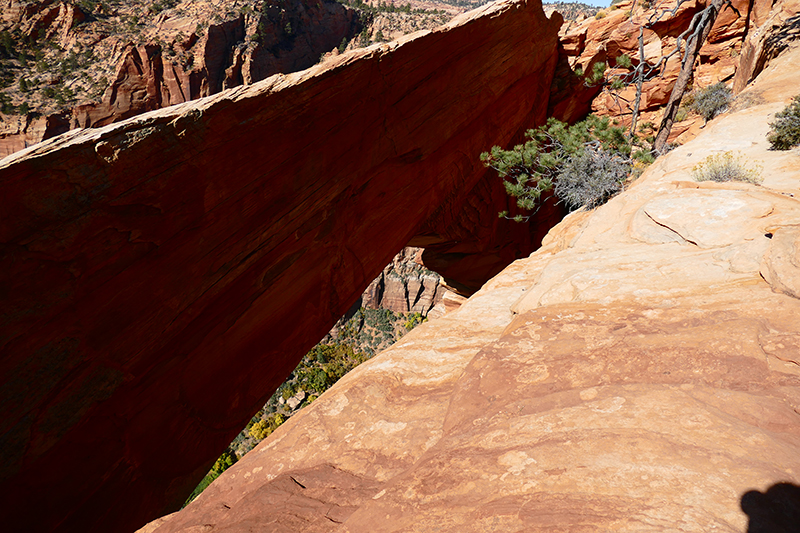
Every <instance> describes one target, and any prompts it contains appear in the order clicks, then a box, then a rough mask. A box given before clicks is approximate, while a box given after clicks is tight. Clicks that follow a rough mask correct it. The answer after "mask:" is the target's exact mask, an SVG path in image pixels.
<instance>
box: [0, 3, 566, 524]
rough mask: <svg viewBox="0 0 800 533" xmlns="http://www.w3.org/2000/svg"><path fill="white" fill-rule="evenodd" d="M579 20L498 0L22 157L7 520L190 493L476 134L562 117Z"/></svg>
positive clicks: (161, 504) (4, 267) (4, 265)
mask: <svg viewBox="0 0 800 533" xmlns="http://www.w3.org/2000/svg"><path fill="white" fill-rule="evenodd" d="M559 26H560V20H558V19H553V20H550V19H547V18H545V16H544V14H543V11H542V9H541V5H540V4H539V3H538V2H536V1H533V0H531V1H509V2H498V3H493V4H491V5H487V6H485V7H483V8H481V9H478V10H475V11H473V12H470V13H468V14H464V15H462V16H460V17H458V18H457V19H455V20H453V21H451V22H450V23H449V24H448V25H446V26H443V27H441V28H439V29H437V30H436V31H431V32H423V33H418V34H415V35H413V36H409V37H407V38H404V39H402V40H401V41H398V42H394V43H390V44H386V45H376V46H372V47H370V48H367V49H363V50H359V51H356V52H353V53H350V54H344V55H342V56H339V57H338V58H336V59H334V60H331V61H329V62H326V63H323V64H320V65H317V66H315V67H314V68H312V69H309V70H306V71H303V72H300V73H296V74H293V75H289V76H281V75H278V76H274V77H271V78H269V79H267V80H265V81H264V82H262V83H257V84H254V85H251V86H248V87H240V88H237V89H233V90H229V91H224V92H222V93H220V94H218V95H216V96H212V97H208V98H205V99H200V100H197V101H194V102H189V103H185V104H181V105H178V106H173V107H170V108H167V109H162V110H157V111H154V112H151V113H146V114H144V115H140V116H139V117H136V118H135V119H132V120H128V121H125V122H122V123H120V124H113V125H110V126H107V127H104V128H99V129H89V130H83V131H74V132H70V133H67V134H64V135H62V136H60V137H58V138H55V139H52V140H50V141H48V142H45V143H42V144H39V145H37V146H35V147H32V148H28V149H27V150H24V151H22V152H18V153H16V154H14V155H12V156H10V157H8V158H6V159H3V160H2V162H0V197H2V198H3V209H2V210H0V243H1V244H0V246H2V255H1V256H0V257H2V259H0V287H2V297H3V310H2V322H0V353H2V357H0V376H2V378H1V381H0V382H1V383H2V386H0V403H1V404H2V405H3V408H4V417H3V420H2V427H0V432H1V433H2V435H3V438H4V439H5V440H4V444H3V450H4V451H5V452H6V455H5V458H4V461H3V462H2V467H1V468H0V480H1V481H0V493H2V494H4V495H5V497H6V504H7V505H9V506H10V507H12V508H14V509H16V510H17V511H16V513H15V514H14V516H12V517H10V518H9V519H7V520H6V521H5V523H4V525H3V527H4V528H6V529H10V530H12V531H15V530H22V529H25V528H27V527H28V526H29V520H30V517H31V516H34V515H35V516H36V517H37V520H38V525H39V526H40V527H41V529H43V530H62V531H73V530H82V531H85V530H92V531H109V532H111V531H131V530H132V529H134V528H135V527H140V526H141V525H142V524H144V523H145V522H146V521H148V520H151V519H153V518H154V517H156V516H158V515H161V514H165V513H166V512H168V511H172V510H175V509H177V508H179V506H180V504H181V503H182V502H183V500H184V498H185V497H186V495H187V494H188V493H190V492H191V490H192V488H193V487H194V486H196V484H197V482H198V481H199V480H200V479H201V478H202V477H203V476H204V475H205V473H206V472H207V471H208V469H209V467H210V465H211V464H212V463H213V461H214V459H215V458H216V457H218V456H219V454H220V453H221V452H222V450H223V449H224V448H225V446H227V445H228V444H229V443H230V441H231V440H232V439H233V437H234V436H235V435H236V434H237V433H238V432H239V431H240V430H241V428H242V427H244V425H245V423H246V422H247V420H248V419H249V418H250V417H251V416H252V415H253V414H254V413H255V412H256V411H257V410H258V409H259V408H260V407H261V406H263V404H264V403H265V401H266V399H267V398H268V397H269V396H270V395H271V394H272V393H273V391H274V390H275V389H276V388H277V386H278V385H279V384H280V383H282V382H283V381H284V380H285V378H286V376H287V375H288V374H289V373H290V372H291V370H292V369H293V368H294V367H295V366H296V364H297V363H298V361H299V360H300V358H301V357H302V356H303V355H304V354H305V353H306V352H307V350H308V349H309V348H311V347H312V346H313V345H314V344H315V343H316V342H318V341H319V339H320V338H322V337H323V335H325V333H326V332H327V331H329V330H330V328H331V326H332V325H333V324H334V323H335V322H336V320H337V319H338V318H339V317H341V316H342V315H343V314H344V313H345V311H347V309H348V308H349V307H350V305H351V304H352V303H353V302H354V301H355V300H356V299H357V298H358V296H359V295H360V294H361V293H362V291H363V290H364V289H365V288H366V287H367V285H368V284H369V282H370V281H371V280H372V279H374V278H375V276H377V275H378V273H379V272H380V271H381V270H382V269H383V267H384V266H385V265H386V264H387V263H388V262H389V261H390V260H391V258H392V257H393V256H394V255H395V254H396V253H397V252H398V251H399V250H400V249H401V248H402V247H403V246H404V245H405V244H406V243H407V242H408V241H409V240H410V239H411V237H412V236H414V235H416V234H418V233H419V232H420V231H422V228H423V226H424V227H425V228H429V229H430V228H436V227H441V228H444V229H446V228H447V227H448V226H449V225H450V221H452V220H456V221H457V220H458V216H459V213H460V211H461V207H460V206H461V205H462V204H465V203H466V199H467V198H468V197H469V196H470V195H471V194H474V191H475V189H476V188H477V187H478V186H479V185H480V183H483V182H484V181H487V180H489V175H488V174H487V172H486V170H485V169H484V168H483V167H482V165H481V164H480V162H479V161H478V158H477V154H478V153H480V152H481V151H482V150H484V149H486V147H488V146H491V145H492V144H506V143H508V142H510V141H511V139H512V137H514V136H515V135H516V134H517V133H518V132H519V131H520V130H521V129H523V128H524V127H527V126H529V125H530V124H538V123H542V121H543V120H544V118H545V109H546V105H547V99H546V98H545V97H543V95H546V94H547V90H548V87H549V86H550V81H551V77H552V72H553V69H554V63H555V60H554V58H555V47H556V40H557V31H558V27H559ZM492 183H495V184H496V188H497V189H498V191H500V192H501V189H502V187H501V186H500V184H499V183H498V180H496V179H493V180H492ZM483 187H490V186H489V185H483ZM500 192H498V194H499V193H500ZM495 197H496V196H492V195H489V196H488V198H490V199H491V198H495ZM486 201H487V200H486V199H482V200H480V201H479V202H483V203H479V204H470V206H473V205H484V206H487V209H489V207H491V209H490V210H487V214H488V215H489V218H490V219H491V220H495V221H496V220H497V216H496V212H497V211H498V210H499V209H503V208H505V207H500V206H497V207H495V206H489V205H488V204H486ZM505 201H506V202H507V198H506V199H505ZM472 216H474V214H473V215H472ZM509 224H510V223H509ZM550 226H552V223H551V224H550ZM550 226H548V227H550ZM490 230H491V231H496V232H497V235H498V236H499V237H500V238H510V237H511V236H513V233H512V232H510V233H509V234H508V235H505V234H504V232H503V226H502V225H501V224H498V223H496V222H493V223H492V224H490V225H486V226H485V227H484V228H483V229H482V231H490ZM517 231H523V232H526V233H529V238H531V237H532V236H533V233H534V232H533V230H529V229H527V228H523V229H521V230H520V229H518V230H517ZM539 231H540V230H539ZM426 235H427V236H428V237H429V238H430V239H433V237H431V235H433V234H432V233H431V232H430V231H428V230H426ZM490 245H491V243H490ZM495 245H497V242H495ZM529 245H531V244H530V242H529ZM514 246H517V247H518V246H519V243H516V244H515V245H514ZM531 246H532V245H531ZM528 253H530V250H529V251H528ZM512 259H513V257H512ZM493 268H497V269H500V268H502V266H497V267H493ZM26 510H27V511H26Z"/></svg>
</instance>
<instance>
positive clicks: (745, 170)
mask: <svg viewBox="0 0 800 533" xmlns="http://www.w3.org/2000/svg"><path fill="white" fill-rule="evenodd" d="M692 175H693V176H694V179H695V180H696V181H716V182H719V183H721V182H726V181H743V182H746V183H752V184H754V185H760V184H761V182H762V181H764V179H763V178H762V177H761V169H760V168H759V167H748V165H747V163H745V162H743V161H742V159H741V156H738V155H736V154H734V153H733V152H723V153H721V154H713V155H710V156H708V157H707V158H706V159H704V160H703V161H702V162H701V163H699V164H698V165H697V166H695V167H694V169H692Z"/></svg>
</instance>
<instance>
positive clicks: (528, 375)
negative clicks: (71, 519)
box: [153, 47, 800, 533]
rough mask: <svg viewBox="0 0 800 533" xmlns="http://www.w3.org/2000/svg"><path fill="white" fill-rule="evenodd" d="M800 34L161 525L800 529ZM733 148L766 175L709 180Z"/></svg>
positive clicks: (162, 530)
mask: <svg viewBox="0 0 800 533" xmlns="http://www.w3.org/2000/svg"><path fill="white" fill-rule="evenodd" d="M797 87H800V48H798V47H796V48H794V49H793V50H792V51H791V52H789V53H786V54H785V55H783V56H781V57H779V58H778V59H776V60H773V63H772V64H771V65H770V66H769V67H768V68H767V69H766V71H764V72H763V73H762V74H761V75H760V76H759V77H758V78H757V80H756V82H755V84H753V85H751V86H749V87H748V88H747V89H746V92H751V93H758V95H759V96H760V98H761V99H762V102H763V103H762V104H760V105H755V106H752V107H749V108H747V109H745V110H742V111H739V112H737V113H732V114H729V115H726V116H722V117H719V118H717V119H715V120H714V121H712V122H710V123H709V125H708V126H707V127H706V128H705V129H704V130H703V132H702V133H701V134H700V136H699V137H698V138H697V139H695V140H694V141H691V142H689V143H687V144H686V145H684V146H682V147H680V148H678V149H676V150H674V151H672V152H670V153H669V154H667V155H666V156H664V157H662V158H660V159H659V160H658V161H657V162H656V163H655V164H654V165H653V166H651V168H649V169H648V170H647V171H646V172H645V174H644V175H643V176H642V177H641V178H640V179H638V180H637V181H636V182H635V183H634V184H633V185H632V186H631V187H629V189H628V190H627V191H625V192H624V193H622V194H621V195H619V196H617V197H616V198H614V199H612V200H611V201H610V202H609V203H608V204H606V205H604V206H602V207H600V208H598V209H596V210H594V211H591V212H586V211H579V212H576V213H573V214H571V215H570V216H568V217H567V218H566V219H565V220H564V221H563V222H562V223H561V224H559V225H558V226H556V227H555V228H554V229H553V230H552V231H551V232H550V234H549V235H548V237H547V238H546V240H545V243H544V246H543V247H542V249H541V250H539V251H537V252H536V253H534V254H533V255H531V256H530V257H529V258H527V259H522V260H519V261H516V262H514V263H513V264H512V265H510V266H509V267H508V268H506V269H505V270H504V271H503V272H502V273H501V274H500V275H498V276H496V277H495V278H494V279H492V280H491V281H490V282H489V283H488V284H487V285H486V286H484V287H483V288H482V289H481V290H480V291H478V292H477V293H476V294H475V295H473V296H472V297H471V298H470V299H469V300H467V301H466V302H464V303H463V305H462V306H461V307H460V308H459V309H457V310H455V311H453V312H451V313H449V314H447V315H445V316H444V317H442V318H440V319H437V320H435V321H433V322H430V323H427V324H424V325H422V326H420V327H418V328H416V329H415V330H414V331H412V332H411V333H409V334H408V335H406V336H405V337H403V339H402V340H401V341H399V342H398V343H397V344H395V345H394V346H393V347H391V348H390V349H388V350H386V351H385V352H383V353H382V354H380V355H378V356H376V357H375V358H373V359H371V360H370V361H368V362H366V363H364V364H363V365H361V366H360V367H358V368H357V369H355V370H354V371H353V372H351V373H350V374H348V375H347V376H345V377H344V378H343V379H342V380H341V381H340V382H339V383H337V384H336V385H335V386H334V387H332V388H331V389H330V390H329V391H328V392H326V393H325V394H324V395H322V396H321V397H320V398H319V399H317V400H316V401H315V402H314V403H313V404H312V405H311V406H309V407H307V408H305V409H304V410H303V411H301V412H300V413H298V414H297V415H296V416H295V417H293V418H292V419H291V420H290V421H289V422H287V423H286V424H284V425H283V426H281V427H280V428H279V429H278V430H277V431H276V432H275V433H273V435H272V436H271V437H270V439H268V440H267V441H265V442H264V443H262V444H261V445H260V446H259V447H258V448H256V449H255V450H254V451H253V452H251V453H250V454H248V455H246V456H245V457H244V458H243V459H242V460H241V461H239V462H238V463H237V464H236V465H234V467H232V468H231V469H230V470H228V471H227V472H226V473H225V474H224V475H223V476H221V477H220V478H219V479H218V480H217V481H216V482H215V483H213V484H212V485H211V486H210V487H209V488H208V489H207V490H206V491H205V492H204V493H203V494H202V495H201V496H200V497H199V498H198V499H197V500H196V501H195V502H194V503H192V504H191V505H189V506H188V507H187V508H186V509H184V510H183V511H181V512H180V513H177V514H175V515H171V516H169V517H166V518H165V519H164V520H163V521H162V522H160V523H158V524H154V526H157V527H154V529H153V530H154V531H155V532H157V533H173V532H174V533H178V532H189V531H196V529H195V528H198V527H200V526H201V525H203V527H207V528H210V530H211V531H244V530H248V528H251V529H258V530H259V531H336V532H364V533H366V532H370V533H375V532H412V531H413V532H429V531H442V532H453V533H456V532H459V533H461V532H473V531H474V532H479V531H480V532H484V531H503V532H508V531H512V532H522V531H525V532H534V531H542V532H544V531H569V532H577V531H629V532H639V531H665V532H666V531H727V532H744V531H749V532H755V531H771V532H794V531H797V529H796V528H797V524H798V523H800V522H798V521H797V518H798V516H800V487H799V486H798V485H800V351H799V349H798V347H800V325H798V321H797V317H798V316H800V300H798V297H797V296H798V294H797V287H798V285H797V280H798V271H799V270H798V264H800V261H798V246H800V245H799V243H798V229H797V228H798V225H797V221H798V220H800V149H794V150H792V151H788V152H771V151H769V150H768V147H769V145H768V143H767V141H766V139H765V135H766V133H767V129H768V127H767V123H768V121H769V120H770V117H771V116H772V115H773V114H774V113H775V112H777V111H778V110H780V109H781V108H782V107H783V106H784V105H785V104H786V103H788V101H789V99H790V98H791V96H793V94H794V92H795V91H796V90H797V89H796V88H797ZM727 150H733V151H736V152H738V153H739V154H742V155H743V157H745V158H747V160H749V161H751V162H755V161H758V162H760V164H761V165H762V167H763V177H764V178H765V179H764V183H763V185H762V186H755V185H750V184H743V183H728V184H707V183H697V182H695V181H693V179H692V177H691V171H692V168H693V167H694V165H696V164H697V163H698V162H699V161H702V160H703V159H705V158H706V157H707V156H709V155H710V154H712V153H714V152H718V151H727Z"/></svg>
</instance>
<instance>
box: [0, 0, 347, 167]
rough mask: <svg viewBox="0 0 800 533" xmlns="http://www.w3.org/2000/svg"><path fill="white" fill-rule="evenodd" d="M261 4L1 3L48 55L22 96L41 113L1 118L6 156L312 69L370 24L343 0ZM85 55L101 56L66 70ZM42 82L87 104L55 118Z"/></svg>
mask: <svg viewBox="0 0 800 533" xmlns="http://www.w3.org/2000/svg"><path fill="white" fill-rule="evenodd" d="M251 3H252V4H253V5H248V4H246V5H244V6H242V5H240V4H237V3H236V2H230V1H223V2H210V1H207V0H192V1H184V2H174V3H165V5H161V4H160V3H158V2H154V3H147V2H139V3H136V4H130V5H127V4H126V5H121V4H115V5H113V6H110V5H109V4H101V3H97V4H96V5H95V4H92V3H84V4H83V6H84V7H83V9H86V12H84V11H82V10H81V7H80V6H78V5H74V4H70V3H67V2H57V1H54V0H41V1H37V2H30V3H26V4H24V5H23V4H22V3H21V2H19V1H18V0H1V1H0V30H7V31H10V32H11V33H12V34H14V35H15V36H18V37H17V38H18V40H19V41H20V42H26V43H27V42H30V43H33V44H32V45H31V48H32V49H35V50H36V51H37V54H42V51H45V52H44V54H43V55H42V56H41V57H42V59H37V60H35V61H34V58H33V57H31V58H29V60H28V61H27V62H26V65H25V66H30V65H29V64H33V63H34V62H38V66H37V68H36V70H35V71H32V72H28V73H27V74H28V83H29V84H30V85H31V88H30V89H29V90H28V91H27V92H26V93H25V94H19V95H17V96H18V97H21V98H24V99H25V100H26V101H28V100H29V101H30V103H31V106H32V107H31V109H32V110H37V109H38V110H39V111H40V113H39V114H38V115H34V114H28V115H27V116H24V115H23V116H14V115H11V116H3V117H0V118H2V119H3V120H2V122H0V126H2V127H0V157H4V156H6V155H9V154H11V153H13V152H16V151H18V150H22V149H23V148H25V147H27V146H31V145H33V144H35V143H37V142H39V141H41V140H44V139H48V138H51V137H54V136H55V135H58V134H60V133H63V132H65V131H67V130H69V129H74V128H85V127H98V126H104V125H106V124H110V123H112V122H119V121H121V120H124V119H126V118H129V117H132V116H135V115H138V114H141V113H144V112H147V111H152V110H154V109H159V108H162V107H166V106H170V105H174V104H178V103H183V102H187V101H189V100H194V99H197V98H201V97H204V96H209V95H211V94H216V93H218V92H220V91H221V90H223V89H228V88H231V87H237V86H239V85H242V84H248V85H249V84H252V83H255V82H258V81H261V80H263V79H265V78H267V77H269V76H272V75H273V74H276V73H279V72H281V73H289V72H296V71H298V70H302V69H305V68H308V67H310V66H312V65H314V64H315V63H317V62H318V61H319V60H320V56H321V55H322V54H324V53H326V52H330V51H331V50H332V49H335V48H336V47H337V46H339V45H340V43H342V41H343V40H344V41H345V42H347V41H349V40H351V39H352V38H353V37H354V36H356V35H357V34H358V32H359V31H360V30H361V27H362V26H363V22H362V21H361V20H360V19H359V16H358V13H357V12H356V11H355V10H353V9H350V8H349V7H346V6H343V5H342V4H340V3H338V2H335V1H333V0H290V1H288V0H287V1H285V2H276V3H270V2H263V3H258V4H256V3H255V2H251ZM87 6H90V7H91V6H93V8H92V9H93V11H92V10H91V9H89V7H87ZM155 6H160V7H158V8H156V7H155ZM165 7H166V9H165V10H163V11H161V9H164V8H165ZM134 20H135V21H136V22H135V23H134V22H133V21H134ZM51 48H55V49H58V50H60V51H61V52H60V55H59V53H54V52H53V51H52V50H51ZM76 51H77V55H78V56H81V55H83V54H85V53H88V54H91V57H92V60H91V66H87V67H86V68H85V69H84V70H83V71H82V72H80V73H78V72H70V71H68V70H66V68H65V66H64V65H65V64H66V63H67V62H68V57H69V56H70V54H71V55H72V56H73V57H74V56H75V55H76ZM28 52H30V50H28ZM68 52H70V54H68ZM48 62H49V63H48ZM59 64H61V67H60V71H59ZM51 71H53V72H51ZM79 74H80V75H79ZM34 76H35V79H37V80H38V79H39V78H41V82H40V83H41V85H47V86H51V87H52V86H56V85H57V84H59V83H65V84H66V85H67V86H69V87H70V88H71V90H73V91H74V92H75V93H76V94H77V97H78V100H76V102H77V105H75V104H73V105H67V104H66V103H64V102H62V105H61V106H60V107H61V109H59V110H57V111H55V110H54V108H53V98H52V97H50V98H48V99H45V100H42V99H41V98H40V97H39V96H37V90H36V89H37V87H36V84H34V82H33V79H34ZM88 79H94V83H99V84H101V85H102V86H101V87H100V90H101V93H100V94H96V95H90V94H88V93H89V90H88V88H87V87H86V86H85V85H84V84H85V83H86V80H88ZM38 88H40V87H38Z"/></svg>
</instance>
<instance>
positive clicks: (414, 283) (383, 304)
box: [361, 247, 446, 316]
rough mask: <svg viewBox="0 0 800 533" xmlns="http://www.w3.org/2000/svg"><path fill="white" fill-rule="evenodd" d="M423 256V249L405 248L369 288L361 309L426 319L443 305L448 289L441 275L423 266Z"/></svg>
mask: <svg viewBox="0 0 800 533" xmlns="http://www.w3.org/2000/svg"><path fill="white" fill-rule="evenodd" d="M422 252H423V250H422V249H421V248H414V247H406V248H403V249H402V250H401V251H400V253H398V254H397V255H396V256H394V258H392V262H391V263H389V264H388V265H386V267H385V268H384V269H383V271H381V273H380V274H378V277H377V278H375V279H374V280H372V282H371V283H370V284H369V286H368V287H367V290H365V291H364V294H362V295H361V305H363V306H364V307H367V308H369V309H390V310H391V311H394V312H396V313H419V314H421V315H423V316H427V314H428V312H429V311H430V310H431V309H433V307H434V306H435V305H436V304H438V303H439V302H441V301H442V297H443V296H444V291H445V290H446V289H445V288H444V286H443V285H442V284H441V278H440V276H439V275H438V274H436V273H435V272H431V271H430V270H428V269H426V268H425V267H423V266H422V264H421V256H422Z"/></svg>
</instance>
